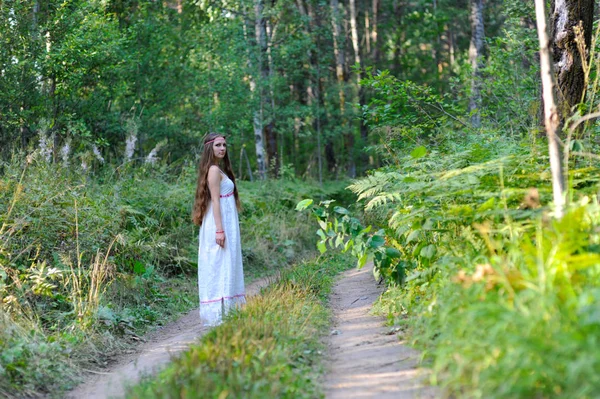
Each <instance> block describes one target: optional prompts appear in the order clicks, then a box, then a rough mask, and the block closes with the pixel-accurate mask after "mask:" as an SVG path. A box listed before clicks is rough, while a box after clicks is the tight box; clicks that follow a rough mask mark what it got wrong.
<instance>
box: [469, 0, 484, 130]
mask: <svg viewBox="0 0 600 399" xmlns="http://www.w3.org/2000/svg"><path fill="white" fill-rule="evenodd" d="M483 40H484V29H483V0H471V45H470V47H469V61H470V63H471V71H472V72H471V97H470V99H469V113H470V114H471V125H473V127H474V128H479V127H481V113H480V108H481V69H482V68H483Z"/></svg>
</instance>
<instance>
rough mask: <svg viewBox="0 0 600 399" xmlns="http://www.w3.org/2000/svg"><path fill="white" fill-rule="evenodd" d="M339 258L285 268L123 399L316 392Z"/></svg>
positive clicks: (342, 261)
mask: <svg viewBox="0 0 600 399" xmlns="http://www.w3.org/2000/svg"><path fill="white" fill-rule="evenodd" d="M347 265H348V262H346V259H344V258H343V257H340V256H336V257H329V258H319V259H317V260H313V261H310V262H306V263H303V264H300V265H297V266H296V267H293V268H291V269H289V270H286V271H285V272H283V273H282V276H281V277H280V279H279V280H278V281H277V282H276V283H274V284H273V285H271V286H270V287H268V288H266V289H264V290H263V292H262V294H261V295H260V296H255V297H253V298H251V299H250V300H249V302H248V304H247V305H246V306H245V307H244V308H243V309H241V310H239V311H237V312H234V313H233V314H231V315H230V316H228V318H227V319H226V320H225V322H224V323H223V324H222V325H220V326H218V327H216V328H214V329H213V330H211V331H210V332H208V333H207V334H206V335H205V336H204V337H202V339H201V341H200V342H199V343H198V344H196V345H194V346H192V347H191V349H190V350H189V351H187V352H186V353H185V354H183V355H182V356H181V357H179V358H178V359H176V360H175V361H174V362H173V363H172V364H171V365H169V366H168V368H167V369H165V370H164V371H162V372H161V373H159V375H158V376H156V377H154V378H153V379H152V380H148V381H146V382H144V383H142V384H141V385H139V386H137V387H134V388H132V389H131V390H130V392H129V393H128V395H127V397H128V398H193V397H197V395H198V392H202V395H204V396H206V397H214V398H225V397H235V398H265V397H269V398H315V397H320V396H321V395H322V393H321V392H320V391H319V387H318V385H317V384H315V380H316V379H317V378H318V374H317V371H319V370H318V369H319V363H318V361H319V355H320V354H321V350H322V343H321V342H320V340H319V336H320V335H321V334H322V333H323V331H324V329H325V328H326V327H327V325H328V322H327V320H328V319H329V317H330V315H329V311H328V310H327V308H326V307H325V306H324V299H325V297H326V294H327V293H328V292H329V290H330V288H331V286H332V285H333V277H334V276H335V275H336V274H337V273H339V272H340V271H342V270H345V269H346V268H347Z"/></svg>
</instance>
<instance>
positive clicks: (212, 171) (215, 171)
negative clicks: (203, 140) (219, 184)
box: [208, 165, 221, 183]
mask: <svg viewBox="0 0 600 399" xmlns="http://www.w3.org/2000/svg"><path fill="white" fill-rule="evenodd" d="M211 181H221V169H219V167H218V166H217V165H211V167H210V168H209V169H208V182H209V183H210V182H211Z"/></svg>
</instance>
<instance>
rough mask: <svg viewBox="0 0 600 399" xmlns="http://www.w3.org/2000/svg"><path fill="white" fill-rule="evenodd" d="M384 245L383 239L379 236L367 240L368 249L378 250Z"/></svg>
mask: <svg viewBox="0 0 600 399" xmlns="http://www.w3.org/2000/svg"><path fill="white" fill-rule="evenodd" d="M383 244H385V238H384V237H382V236H379V235H374V236H372V237H371V238H370V239H369V248H373V249H375V248H378V247H380V246H382V245H383Z"/></svg>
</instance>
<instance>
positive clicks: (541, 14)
mask: <svg viewBox="0 0 600 399" xmlns="http://www.w3.org/2000/svg"><path fill="white" fill-rule="evenodd" d="M535 12H536V18H537V30H538V38H539V42H540V66H541V78H542V92H543V94H542V95H543V98H544V121H545V126H546V135H547V137H548V152H549V155H550V169H551V171H552V193H553V199H554V206H555V215H556V217H557V218H558V219H560V218H562V216H563V213H564V205H565V182H564V177H563V171H562V162H561V159H562V158H561V156H560V147H559V143H558V135H559V131H560V118H559V115H558V110H557V106H556V101H555V97H554V75H553V73H552V63H551V61H550V59H551V57H550V39H549V38H548V30H547V28H546V9H545V4H544V0H535Z"/></svg>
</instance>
